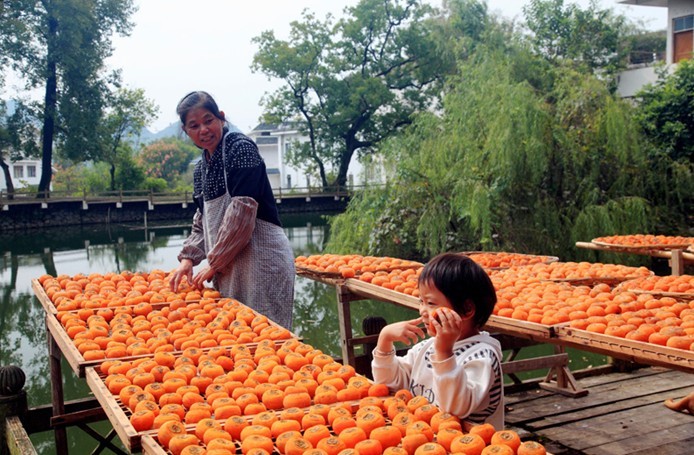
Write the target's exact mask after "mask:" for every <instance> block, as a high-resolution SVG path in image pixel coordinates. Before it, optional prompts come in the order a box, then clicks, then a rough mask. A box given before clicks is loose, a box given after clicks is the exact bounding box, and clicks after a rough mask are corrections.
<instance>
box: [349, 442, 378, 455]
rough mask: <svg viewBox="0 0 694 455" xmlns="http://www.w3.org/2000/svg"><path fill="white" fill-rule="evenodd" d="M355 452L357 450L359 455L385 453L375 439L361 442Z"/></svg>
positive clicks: (355, 447)
mask: <svg viewBox="0 0 694 455" xmlns="http://www.w3.org/2000/svg"><path fill="white" fill-rule="evenodd" d="M354 450H356V451H357V453H359V455H381V454H382V453H383V447H381V443H380V442H379V441H377V440H375V439H364V440H363V441H359V442H358V443H357V444H356V445H355V446H354Z"/></svg>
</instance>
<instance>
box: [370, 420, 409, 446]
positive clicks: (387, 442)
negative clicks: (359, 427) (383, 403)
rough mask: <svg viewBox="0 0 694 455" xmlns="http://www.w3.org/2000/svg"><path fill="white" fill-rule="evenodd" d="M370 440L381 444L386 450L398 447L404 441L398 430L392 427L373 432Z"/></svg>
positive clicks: (384, 427) (375, 429) (388, 426)
mask: <svg viewBox="0 0 694 455" xmlns="http://www.w3.org/2000/svg"><path fill="white" fill-rule="evenodd" d="M369 438H371V439H376V440H377V441H379V442H380V443H381V446H382V447H383V448H384V449H386V448H388V447H393V446H396V445H398V444H399V443H400V440H401V439H402V434H401V433H400V430H399V429H398V428H396V427H394V426H392V425H386V426H383V427H378V428H374V429H373V430H371V434H370V435H369Z"/></svg>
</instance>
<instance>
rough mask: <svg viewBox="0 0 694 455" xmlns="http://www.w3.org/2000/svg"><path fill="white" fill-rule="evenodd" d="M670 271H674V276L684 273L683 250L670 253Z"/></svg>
mask: <svg viewBox="0 0 694 455" xmlns="http://www.w3.org/2000/svg"><path fill="white" fill-rule="evenodd" d="M670 254H671V255H672V256H670V269H672V274H673V275H676V276H679V275H682V274H683V273H684V255H683V254H682V250H672V251H670Z"/></svg>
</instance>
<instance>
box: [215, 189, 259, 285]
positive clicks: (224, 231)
mask: <svg viewBox="0 0 694 455" xmlns="http://www.w3.org/2000/svg"><path fill="white" fill-rule="evenodd" d="M257 211H258V203H257V202H256V201H255V200H254V199H253V198H250V197H234V198H232V199H231V203H230V204H229V207H227V209H226V212H225V213H224V219H223V220H222V225H221V226H220V227H219V232H218V233H217V243H216V244H215V246H214V247H213V248H212V250H211V251H210V252H209V253H208V255H207V262H208V264H209V265H210V267H211V268H212V269H214V270H215V271H218V272H223V271H226V270H227V269H228V268H229V266H230V265H231V263H232V262H233V261H234V258H235V257H236V255H238V254H239V253H240V252H241V250H243V249H244V248H245V247H246V245H248V242H250V240H251V236H252V235H253V230H254V229H255V217H256V213H257Z"/></svg>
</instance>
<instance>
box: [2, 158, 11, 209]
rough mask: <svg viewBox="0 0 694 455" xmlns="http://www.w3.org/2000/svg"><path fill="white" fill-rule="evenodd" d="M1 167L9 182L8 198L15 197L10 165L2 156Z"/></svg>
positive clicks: (6, 180)
mask: <svg viewBox="0 0 694 455" xmlns="http://www.w3.org/2000/svg"><path fill="white" fill-rule="evenodd" d="M0 167H1V168H2V173H3V174H5V182H7V199H14V183H12V175H10V166H9V165H8V164H7V163H6V162H5V160H4V159H2V158H1V157H0Z"/></svg>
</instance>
